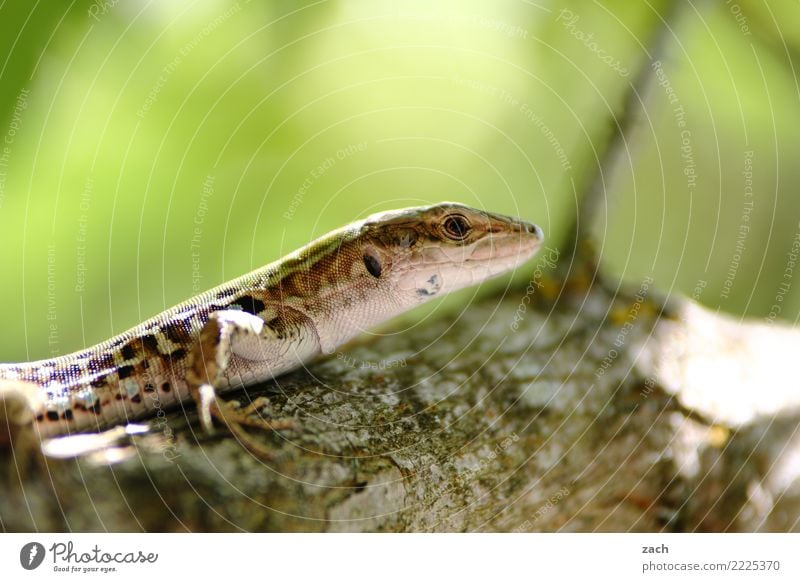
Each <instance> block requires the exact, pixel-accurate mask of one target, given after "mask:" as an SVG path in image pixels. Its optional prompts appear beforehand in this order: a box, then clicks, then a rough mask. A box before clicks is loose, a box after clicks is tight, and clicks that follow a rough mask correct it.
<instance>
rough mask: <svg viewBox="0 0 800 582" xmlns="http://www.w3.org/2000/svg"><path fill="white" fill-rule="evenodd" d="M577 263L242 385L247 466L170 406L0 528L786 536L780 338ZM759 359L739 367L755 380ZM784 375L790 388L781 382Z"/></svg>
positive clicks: (236, 451) (8, 497) (799, 495)
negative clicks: (269, 454) (608, 280)
mask: <svg viewBox="0 0 800 582" xmlns="http://www.w3.org/2000/svg"><path fill="white" fill-rule="evenodd" d="M592 272H593V270H592V269H573V270H572V276H571V277H570V278H569V279H567V280H564V281H562V280H561V279H560V278H559V277H558V276H557V275H556V274H555V273H553V272H546V271H545V270H543V269H540V270H537V271H536V272H535V273H534V277H533V278H532V280H531V284H530V285H529V286H528V287H527V289H522V290H518V291H517V292H509V293H507V294H506V295H505V296H504V297H490V298H486V299H484V300H482V301H480V302H478V303H476V304H473V305H472V306H471V307H470V308H469V309H468V310H465V311H463V312H461V313H456V314H451V315H449V316H441V317H439V318H437V319H435V320H434V321H429V322H427V323H425V324H424V325H420V326H418V327H417V328H416V329H414V330H413V332H409V333H404V334H399V335H386V336H384V337H381V338H380V339H378V340H376V341H372V342H370V343H369V344H366V343H363V344H361V345H355V346H352V348H351V349H349V350H347V351H346V352H342V353H341V354H338V355H337V356H334V357H332V358H330V359H328V360H327V361H322V362H320V363H318V364H316V365H314V366H312V367H310V368H309V369H308V370H306V371H301V372H297V373H294V374H291V375H288V376H286V377H284V378H281V379H280V380H279V381H275V382H271V383H267V384H264V385H262V386H259V387H258V388H257V389H255V390H249V391H248V394H245V393H244V392H241V393H238V394H237V393H234V394H233V397H234V398H237V397H238V399H239V400H240V401H242V403H245V402H247V401H249V399H250V398H255V397H258V396H265V397H266V398H268V402H264V404H263V406H262V407H260V408H259V410H258V411H256V412H254V416H253V417H254V418H258V413H260V414H261V415H263V417H266V418H273V419H274V418H294V419H295V420H296V422H295V425H296V426H295V427H294V428H291V429H287V430H281V431H270V430H263V429H261V430H259V429H255V428H253V429H250V434H251V435H252V436H253V437H254V438H256V439H258V440H259V441H260V442H261V443H263V444H264V445H265V446H267V447H269V448H270V449H272V450H274V452H275V459H274V460H273V461H271V462H265V461H263V460H261V459H259V458H257V457H255V456H253V455H252V454H251V453H250V452H249V451H248V450H247V449H245V448H244V447H243V446H241V444H239V443H238V442H237V441H236V439H235V438H233V437H231V436H230V435H229V434H228V433H226V432H225V431H224V430H220V431H219V432H218V434H216V435H214V436H212V437H205V436H203V435H199V430H198V427H197V424H196V422H195V418H194V413H193V411H192V410H190V409H187V410H186V411H183V410H177V411H172V412H169V413H168V414H166V415H165V416H162V417H158V418H156V419H155V420H154V421H152V422H151V430H150V432H149V433H148V434H145V435H141V436H133V437H126V438H123V439H122V440H121V441H120V442H118V443H117V444H115V445H113V446H108V447H105V448H102V449H100V450H98V451H95V452H92V453H89V454H84V455H81V456H79V457H78V458H76V459H69V460H55V459H47V460H46V461H44V462H43V464H34V465H32V466H30V467H28V468H27V475H25V476H24V480H22V481H20V477H19V475H18V472H17V468H20V469H22V468H25V467H24V466H25V465H26V464H27V463H25V462H23V459H20V458H17V459H11V458H9V459H8V461H7V464H6V466H7V467H9V468H10V473H11V474H10V475H9V477H10V480H11V481H12V483H11V485H10V486H4V489H5V491H4V493H3V495H2V496H0V518H1V519H2V526H3V529H4V530H6V531H20V530H59V531H61V530H68V531H86V530H94V531H96V530H100V531H106V530H107V531H140V530H145V531H186V530H189V531H209V530H211V531H241V530H246V531H797V530H798V529H800V528H799V527H798V516H800V475H798V472H799V471H798V466H797V465H798V464H797V461H796V459H797V456H798V454H800V435H798V430H797V426H798V416H799V415H798V408H797V405H798V400H800V390H798V389H797V388H798V387H797V381H796V379H795V378H796V374H792V373H791V370H789V367H790V366H792V365H793V361H792V360H791V359H790V358H787V357H786V356H787V354H791V353H797V349H798V346H799V345H800V332H798V331H796V330H791V329H782V328H781V329H776V328H774V327H773V326H768V325H760V324H752V323H737V322H734V321H731V320H729V319H727V318H725V317H722V316H718V315H715V314H711V313H708V312H706V311H705V310H703V309H701V308H699V307H697V306H695V305H693V304H691V303H690V302H687V301H683V300H678V301H673V302H671V303H670V304H667V303H666V302H665V301H664V300H663V299H661V298H659V297H658V296H656V295H654V292H653V290H652V289H651V288H650V285H649V282H648V281H643V282H642V284H641V285H640V286H639V287H638V288H630V289H624V288H623V289H619V290H618V289H609V288H608V287H607V286H606V285H603V284H602V283H600V282H599V280H597V279H595V281H594V282H591V273H592ZM759 366H760V368H759ZM787 382H791V383H792V385H791V386H788V387H787V386H786V384H785V383H787Z"/></svg>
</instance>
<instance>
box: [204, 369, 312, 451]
mask: <svg viewBox="0 0 800 582" xmlns="http://www.w3.org/2000/svg"><path fill="white" fill-rule="evenodd" d="M194 397H195V401H196V402H197V406H198V410H199V413H200V423H201V424H202V425H203V428H204V429H205V431H206V432H208V433H211V432H213V430H214V427H213V421H214V420H216V421H217V422H219V423H220V424H222V425H223V426H225V428H227V429H228V431H229V432H230V433H231V434H232V435H233V436H234V437H236V439H237V440H238V441H239V442H240V443H241V444H242V445H244V447H245V448H246V449H247V450H249V451H250V452H251V453H253V454H254V455H256V456H257V457H259V458H262V459H264V460H267V461H274V460H275V454H274V453H273V452H272V451H271V450H270V449H268V448H267V447H266V446H265V445H263V444H262V443H260V442H259V441H257V440H256V439H255V438H253V436H251V435H250V434H248V433H247V431H245V430H244V427H252V428H260V429H268V430H287V429H294V428H296V427H297V423H296V422H295V420H294V419H292V418H286V419H278V420H267V419H265V418H258V419H253V418H252V417H251V416H252V414H254V413H257V411H258V409H259V408H261V407H263V406H264V404H265V403H266V399H265V398H257V399H256V400H254V401H253V402H251V403H250V404H248V405H247V406H245V407H240V406H238V404H236V403H233V402H227V401H224V400H220V399H219V398H217V395H216V391H215V390H214V388H213V386H211V385H210V384H203V385H201V386H199V387H198V388H197V390H196V391H194Z"/></svg>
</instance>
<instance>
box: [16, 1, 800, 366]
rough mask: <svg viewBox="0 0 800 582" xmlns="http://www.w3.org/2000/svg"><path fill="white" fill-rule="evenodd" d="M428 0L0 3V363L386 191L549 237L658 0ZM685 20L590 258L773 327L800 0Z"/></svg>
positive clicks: (792, 231)
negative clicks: (453, 205) (518, 221)
mask: <svg viewBox="0 0 800 582" xmlns="http://www.w3.org/2000/svg"><path fill="white" fill-rule="evenodd" d="M430 4H431V3H429V2H422V1H411V2H403V3H397V2H388V1H374V0H372V1H366V0H364V1H354V2H333V1H319V2H305V3H297V2H245V1H239V2H208V1H207V2H191V1H185V2H168V3H157V2H152V1H151V2H144V1H134V0H103V1H96V2H86V1H83V0H80V1H75V2H72V3H63V4H61V3H58V4H52V3H43V2H35V3H29V2H23V1H22V0H12V1H10V2H8V1H7V2H4V3H2V4H1V5H0V63H1V64H0V134H3V137H2V138H0V139H3V143H1V144H0V233H2V242H3V252H2V254H0V273H2V281H3V285H2V286H1V287H0V299H2V316H3V333H2V334H0V361H14V360H23V359H35V358H45V357H50V356H52V355H58V354H63V353H67V352H70V351H73V350H75V349H79V348H81V347H83V346H84V345H88V344H91V343H94V342H96V341H100V340H102V339H105V338H106V337H107V336H108V335H110V334H112V333H116V332H121V331H124V330H125V329H127V328H128V327H130V326H132V325H134V324H136V323H138V322H139V321H140V320H141V319H143V318H145V317H148V316H150V315H153V314H155V313H157V312H158V311H160V310H162V309H163V308H166V307H169V306H171V305H173V304H174V303H177V302H179V301H182V300H183V299H185V298H187V297H188V296H190V295H192V294H193V293H195V292H197V291H200V290H203V289H206V288H208V287H211V286H213V285H216V284H218V283H221V282H223V281H225V280H226V279H229V278H231V277H234V276H236V275H239V274H242V273H244V272H246V271H248V270H251V269H253V268H256V267H258V266H261V265H263V264H265V263H266V262H269V261H271V260H273V259H275V258H278V257H280V256H281V255H283V254H285V253H286V252H288V251H290V250H292V249H294V248H296V247H297V246H300V245H302V244H304V243H306V242H308V241H309V240H310V239H311V238H313V237H315V236H318V235H320V234H322V233H324V232H326V231H328V230H329V229H331V228H334V227H337V226H341V225H342V224H344V223H347V222H350V221H352V220H354V219H357V218H360V217H363V216H365V215H366V214H369V213H371V212H375V211H378V210H383V209H389V208H392V207H399V206H407V205H414V204H421V203H427V202H436V201H441V200H447V199H449V200H457V201H461V202H464V203H467V204H472V205H477V206H481V207H486V208H488V209H491V210H494V211H498V212H503V213H509V214H516V215H520V216H523V217H525V218H528V219H530V220H533V221H535V222H537V223H539V224H540V225H541V226H542V228H543V229H544V230H545V233H546V234H547V235H548V244H549V245H550V246H551V248H557V247H559V245H560V244H562V243H563V241H564V237H565V236H566V235H567V232H568V230H569V227H570V225H571V223H572V221H573V220H574V215H575V206H576V196H577V195H578V193H579V192H581V191H582V188H584V187H585V185H586V181H587V179H588V177H589V176H591V175H592V172H593V171H594V168H595V167H596V164H597V155H598V153H599V151H600V150H601V149H602V146H603V144H604V143H605V141H606V140H607V138H608V136H609V134H610V132H611V131H612V128H613V126H614V116H615V115H616V114H618V113H619V111H620V107H621V105H622V102H623V98H624V95H625V93H626V91H627V90H628V89H629V87H630V84H631V82H632V80H633V77H634V73H635V71H636V70H638V68H639V67H641V66H650V61H649V57H648V54H647V43H648V40H649V39H650V38H651V36H652V34H653V30H654V27H656V26H658V25H659V23H660V19H661V15H662V14H664V12H665V6H666V3H664V2H661V3H659V2H652V3H638V2H637V3H632V2H624V1H618V2H538V3H533V2H528V1H503V2H491V3H489V2H468V1H459V2H455V1H448V2H437V3H434V6H431V5H430ZM684 12H685V14H684V15H683V16H682V17H681V18H680V19H679V20H678V21H677V23H676V26H675V28H674V29H673V33H674V34H673V36H672V38H671V41H670V48H669V50H668V56H667V58H665V59H664V62H663V75H662V81H663V83H662V86H657V87H655V89H654V90H653V91H651V92H649V94H647V95H645V96H643V98H644V102H643V103H644V104H643V106H642V109H641V111H640V112H639V114H638V118H639V121H638V123H639V128H638V130H637V132H636V133H635V134H634V136H633V138H632V140H631V142H630V143H629V144H628V145H629V147H628V151H627V155H628V157H627V158H625V159H623V160H621V163H620V165H619V166H618V168H617V170H616V171H615V172H613V173H612V174H611V175H607V176H606V177H605V178H606V182H605V186H606V194H607V198H606V199H607V201H608V205H607V207H605V208H604V209H603V212H602V215H600V216H597V217H596V218H597V232H598V240H599V244H600V248H601V249H602V260H603V264H604V266H605V268H606V269H607V270H608V271H609V272H612V273H614V274H616V275H619V276H622V277H624V278H625V279H626V280H629V281H631V282H633V283H636V282H637V281H640V280H642V278H644V277H648V276H650V277H653V278H654V279H655V280H656V284H657V285H658V286H659V287H660V288H661V289H662V290H663V291H665V292H668V293H678V292H681V293H684V294H686V295H689V296H695V297H696V298H698V299H699V300H700V301H701V302H703V303H705V304H706V305H709V306H711V307H714V308H717V307H718V308H720V309H722V310H724V311H728V312H731V313H734V314H748V315H751V316H755V317H762V318H770V317H774V315H773V316H770V313H771V312H773V313H774V312H775V309H773V305H779V306H780V313H779V314H777V315H778V317H779V318H781V319H784V320H789V321H791V322H794V321H795V319H796V317H797V315H798V313H800V289H798V288H800V268H799V269H798V270H797V271H796V272H795V271H794V270H793V268H792V267H791V266H790V263H789V262H788V261H789V258H790V257H789V255H788V254H787V253H791V252H792V250H793V243H794V241H795V237H796V236H797V235H798V233H799V232H800V224H799V223H800V196H798V194H797V185H798V184H799V183H800V163H798V161H800V140H799V139H798V136H800V82H798V79H797V76H796V74H795V73H796V71H798V64H800V59H799V58H798V57H800V4H799V3H798V2H796V1H793V0H784V1H780V2H769V3H767V2H764V1H756V0H738V1H737V2H708V3H696V4H694V5H689V4H687V5H686V8H685V10H684ZM687 132H688V133H687ZM751 203H752V204H751ZM743 226H744V227H746V228H743ZM795 248H797V247H795ZM734 267H735V268H734ZM531 271H532V268H531V267H530V266H528V267H526V268H525V269H522V270H521V271H520V272H519V273H517V274H516V278H517V279H518V280H519V281H520V282H521V283H522V284H523V285H524V282H525V280H526V279H527V278H528V277H529V276H530V272H531ZM792 277H794V280H793V279H792ZM507 283H508V279H506V280H504V281H500V282H499V283H496V284H495V285H493V286H486V287H485V288H484V289H482V290H481V293H486V292H491V291H492V290H493V289H498V288H503V287H504V286H505V285H506V284H507ZM787 283H788V286H787ZM782 284H783V286H781V285H782ZM473 297H474V291H469V292H465V293H462V294H461V295H459V296H458V297H457V298H456V299H455V301H458V302H461V303H462V304H463V303H464V302H468V301H471V300H472V298H473Z"/></svg>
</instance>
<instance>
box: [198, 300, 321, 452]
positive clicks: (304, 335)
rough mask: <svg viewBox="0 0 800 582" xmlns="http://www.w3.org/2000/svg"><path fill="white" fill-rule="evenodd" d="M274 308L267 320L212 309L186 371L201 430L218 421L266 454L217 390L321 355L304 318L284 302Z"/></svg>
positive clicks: (283, 424)
mask: <svg viewBox="0 0 800 582" xmlns="http://www.w3.org/2000/svg"><path fill="white" fill-rule="evenodd" d="M272 311H273V314H274V315H275V317H272V318H270V320H269V322H265V321H264V320H263V319H262V318H261V317H258V316H255V315H251V314H250V313H247V312H244V311H238V310H224V311H217V312H214V313H212V314H211V316H210V317H209V319H208V321H207V322H206V324H205V325H204V326H203V328H202V330H201V331H200V335H199V337H198V339H197V341H196V342H195V344H194V347H193V349H192V352H191V355H190V359H189V366H188V369H187V374H186V376H187V381H188V383H189V390H190V393H191V395H192V397H193V399H194V400H195V402H196V403H197V407H198V412H199V415H200V422H201V424H202V426H203V428H204V429H205V430H206V431H211V430H213V419H216V420H218V421H220V422H222V423H223V424H224V425H225V426H227V427H228V429H229V430H230V431H231V432H232V433H234V434H235V435H236V436H237V437H239V438H240V439H241V440H242V441H243V442H244V443H245V444H246V445H247V446H248V448H251V449H252V450H254V451H255V452H257V453H258V454H259V455H261V456H267V457H269V456H270V455H269V453H265V451H264V450H263V449H262V448H261V447H259V446H257V445H256V444H255V443H254V442H253V441H252V440H250V439H249V438H247V437H246V434H245V433H244V432H243V430H242V429H241V425H253V424H254V423H253V422H251V421H248V420H247V414H246V413H242V412H241V411H240V410H238V409H236V408H234V407H233V406H231V405H230V403H227V402H221V401H220V400H219V399H218V398H217V393H218V392H219V391H221V390H223V389H226V388H236V387H240V386H244V385H248V384H252V383H253V382H258V381H262V380H266V379H269V378H272V377H274V376H276V375H278V374H281V373H283V372H285V371H287V370H290V369H292V368H296V367H298V366H299V365H301V364H302V363H304V362H306V361H307V360H309V359H310V358H312V357H313V356H315V355H317V354H318V353H320V343H319V340H318V336H317V334H316V331H315V327H314V324H313V322H312V321H311V320H310V318H309V317H308V316H306V315H305V314H303V313H301V312H299V311H296V310H293V309H289V308H285V307H282V306H276V307H274V308H273V309H272ZM257 424H258V425H259V426H261V427H269V428H273V429H276V430H279V429H283V428H290V427H291V426H293V423H287V422H286V421H276V422H271V423H270V422H266V421H263V422H259V423H257Z"/></svg>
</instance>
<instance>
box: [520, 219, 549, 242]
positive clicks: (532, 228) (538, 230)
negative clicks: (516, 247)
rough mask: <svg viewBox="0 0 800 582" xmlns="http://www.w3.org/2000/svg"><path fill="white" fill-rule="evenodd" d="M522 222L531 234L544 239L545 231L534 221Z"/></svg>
mask: <svg viewBox="0 0 800 582" xmlns="http://www.w3.org/2000/svg"><path fill="white" fill-rule="evenodd" d="M522 224H523V227H524V228H525V230H526V231H528V232H529V233H530V234H532V235H534V236H535V237H536V238H538V239H539V240H544V233H543V232H542V229H541V228H539V227H538V226H537V225H535V224H533V223H532V222H523V223H522Z"/></svg>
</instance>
